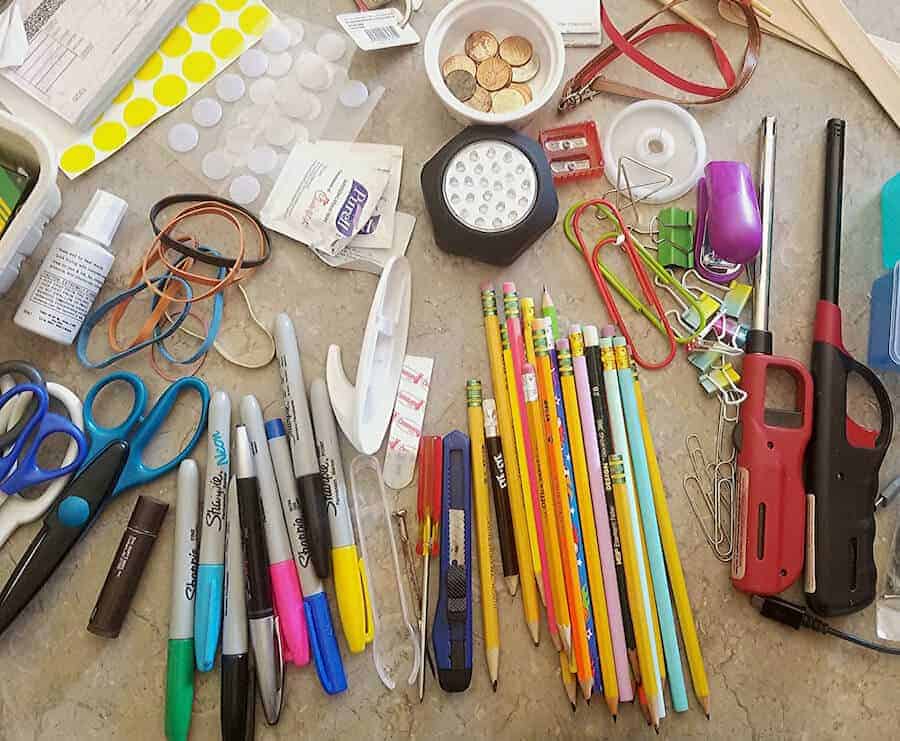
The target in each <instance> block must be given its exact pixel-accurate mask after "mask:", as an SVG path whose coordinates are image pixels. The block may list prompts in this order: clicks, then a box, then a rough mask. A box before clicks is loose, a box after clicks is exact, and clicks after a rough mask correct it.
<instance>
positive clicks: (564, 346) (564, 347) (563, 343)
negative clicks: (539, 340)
mask: <svg viewBox="0 0 900 741" xmlns="http://www.w3.org/2000/svg"><path fill="white" fill-rule="evenodd" d="M556 349H557V350H559V351H560V352H568V350H569V341H568V340H567V339H561V340H557V341H556Z"/></svg>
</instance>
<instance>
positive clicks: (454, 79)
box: [444, 69, 475, 103]
mask: <svg viewBox="0 0 900 741" xmlns="http://www.w3.org/2000/svg"><path fill="white" fill-rule="evenodd" d="M444 82H446V83H447V87H448V88H449V89H450V92H451V93H453V95H454V96H455V97H456V98H457V99H458V100H461V101H462V102H463V103H465V102H466V101H467V100H468V99H469V98H471V97H472V93H474V92H475V78H474V77H473V76H472V75H471V74H469V73H468V72H466V71H465V70H464V69H458V70H455V71H454V72H451V73H450V74H449V75H447V76H446V77H445V78H444Z"/></svg>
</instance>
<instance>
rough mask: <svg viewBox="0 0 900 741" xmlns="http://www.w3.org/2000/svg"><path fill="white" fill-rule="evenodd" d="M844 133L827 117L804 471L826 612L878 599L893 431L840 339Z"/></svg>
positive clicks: (877, 387) (885, 406)
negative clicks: (861, 407)
mask: <svg viewBox="0 0 900 741" xmlns="http://www.w3.org/2000/svg"><path fill="white" fill-rule="evenodd" d="M845 133H846V124H845V123H844V122H843V121H838V120H831V121H829V122H828V144H827V157H826V173H825V177H826V184H825V214H824V227H823V234H822V242H823V255H822V283H821V292H820V298H819V303H818V305H817V307H816V324H815V341H814V343H813V353H812V367H811V370H812V375H813V378H814V379H815V402H814V403H815V407H814V422H813V437H812V441H811V442H810V445H809V448H808V459H807V476H806V484H807V489H808V490H809V500H808V510H809V513H808V514H809V517H808V525H807V527H808V528H809V533H808V535H807V574H806V593H807V594H806V601H807V603H808V604H809V606H810V608H811V609H812V610H813V611H815V612H816V613H818V614H819V615H823V616H826V617H828V616H833V615H846V614H848V613H852V612H856V611H858V610H861V609H863V608H864V607H866V606H867V605H869V604H871V603H872V601H873V600H874V599H875V588H876V581H877V571H876V567H875V557H874V553H873V548H874V542H875V500H876V498H877V497H878V472H879V469H880V468H881V464H882V461H884V456H885V454H886V453H887V449H888V446H889V445H890V441H891V437H892V435H893V429H894V413H893V408H892V406H891V399H890V397H889V396H888V393H887V391H886V390H885V388H884V385H883V384H882V383H881V381H880V380H879V379H878V377H877V376H876V375H875V374H874V373H873V372H872V371H871V370H870V369H869V368H867V367H866V366H864V365H862V364H861V363H859V362H858V361H856V360H854V359H853V358H852V357H851V356H850V354H849V353H848V352H847V350H846V349H845V348H844V343H843V340H842V336H841V310H840V307H839V306H838V292H839V291H838V289H839V276H840V262H841V249H840V247H841V211H842V198H843V180H844V140H845ZM851 374H856V375H857V376H859V377H860V378H861V379H862V380H863V381H864V382H865V383H866V384H867V385H868V386H869V387H870V388H871V390H872V393H873V394H874V395H875V399H876V401H877V403H878V407H879V409H880V412H881V429H880V431H878V432H875V431H873V430H867V429H865V428H863V427H861V426H860V425H858V424H857V423H856V422H854V421H853V419H851V418H850V417H849V415H848V414H847V380H848V378H849V377H850V375H851Z"/></svg>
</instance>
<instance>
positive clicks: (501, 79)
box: [475, 57, 512, 92]
mask: <svg viewBox="0 0 900 741" xmlns="http://www.w3.org/2000/svg"><path fill="white" fill-rule="evenodd" d="M511 77H512V68H511V67H510V66H509V65H508V64H507V63H506V62H504V61H503V60H502V59H500V57H491V58H490V59H486V60H485V61H483V62H482V63H481V64H479V65H478V71H477V72H476V73H475V79H476V80H478V84H479V85H481V87H483V88H484V89H485V90H489V91H490V92H494V91H495V90H500V89H501V88H505V87H506V86H507V85H509V81H510V79H511Z"/></svg>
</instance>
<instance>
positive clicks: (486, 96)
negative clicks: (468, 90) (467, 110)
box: [466, 85, 492, 113]
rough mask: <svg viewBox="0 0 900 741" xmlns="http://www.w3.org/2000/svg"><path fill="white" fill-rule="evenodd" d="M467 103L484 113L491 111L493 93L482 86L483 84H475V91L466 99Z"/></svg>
mask: <svg viewBox="0 0 900 741" xmlns="http://www.w3.org/2000/svg"><path fill="white" fill-rule="evenodd" d="M466 103H467V104H468V105H469V106H471V107H472V108H474V109H475V110H476V111H481V112H482V113H490V112H491V106H492V102H491V94H490V93H489V92H488V91H487V90H485V89H484V88H483V87H481V85H476V86H475V92H474V93H473V94H472V97H471V98H469V99H468V100H467V101H466Z"/></svg>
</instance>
